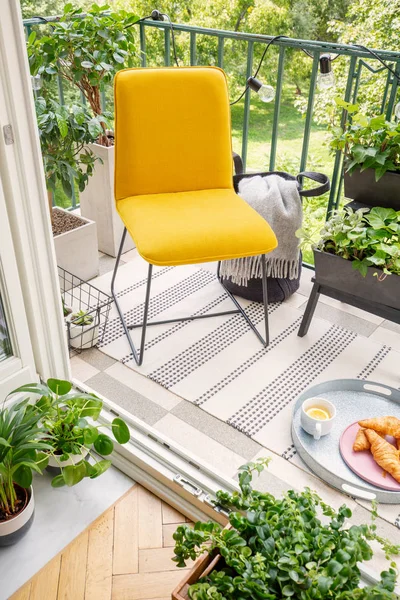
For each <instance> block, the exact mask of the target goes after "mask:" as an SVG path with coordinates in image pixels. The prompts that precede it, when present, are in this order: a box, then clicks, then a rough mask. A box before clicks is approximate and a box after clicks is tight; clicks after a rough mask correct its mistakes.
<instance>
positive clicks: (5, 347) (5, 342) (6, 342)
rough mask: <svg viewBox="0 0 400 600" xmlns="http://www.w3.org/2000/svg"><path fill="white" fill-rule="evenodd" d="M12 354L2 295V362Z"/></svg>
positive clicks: (0, 345)
mask: <svg viewBox="0 0 400 600" xmlns="http://www.w3.org/2000/svg"><path fill="white" fill-rule="evenodd" d="M10 356H12V347H11V339H10V334H9V331H8V327H7V322H6V315H5V312H4V306H3V301H2V299H1V295H0V362H1V361H3V360H6V358H9V357H10Z"/></svg>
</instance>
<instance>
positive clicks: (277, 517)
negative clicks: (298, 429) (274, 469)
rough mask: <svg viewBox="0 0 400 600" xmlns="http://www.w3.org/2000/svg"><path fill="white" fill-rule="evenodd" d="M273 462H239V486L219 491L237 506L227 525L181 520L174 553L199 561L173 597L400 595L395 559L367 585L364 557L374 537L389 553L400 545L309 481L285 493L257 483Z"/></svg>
mask: <svg viewBox="0 0 400 600" xmlns="http://www.w3.org/2000/svg"><path fill="white" fill-rule="evenodd" d="M267 463H268V461H267V460H266V459H261V460H259V461H257V462H255V463H249V464H248V465H245V466H244V467H242V468H241V469H240V473H239V486H240V491H239V492H234V493H233V494H229V493H227V492H223V491H219V492H217V494H216V503H217V504H218V505H220V506H222V507H223V508H224V509H225V510H227V511H230V512H229V526H228V527H227V528H225V529H222V528H221V527H220V526H219V525H218V524H216V523H213V522H208V523H202V522H198V523H196V524H195V526H194V529H192V528H191V527H189V526H187V525H180V526H179V527H178V529H177V530H176V532H175V533H174V539H175V556H174V558H173V560H174V561H175V562H176V563H177V564H178V566H179V567H185V566H186V562H187V561H188V560H189V559H191V560H195V559H196V558H198V561H197V562H196V563H195V565H194V566H193V568H192V569H191V570H190V571H189V573H188V574H187V575H186V576H185V577H184V579H183V581H182V582H181V583H180V584H179V585H178V587H177V588H176V589H175V590H174V592H173V594H172V598H173V600H188V599H190V600H234V599H238V600H239V599H240V600H246V599H249V600H263V599H264V600H284V599H285V598H291V599H292V600H323V599H327V598H332V599H333V598H334V599H335V600H356V599H358V600H373V599H376V600H378V598H380V599H381V600H384V599H385V600H397V599H398V596H397V594H396V593H395V591H394V590H395V584H396V576H397V571H396V570H395V568H393V566H395V565H393V563H392V564H391V565H390V568H389V569H388V571H384V572H383V573H381V579H380V581H379V582H378V583H377V584H376V585H369V586H366V587H364V588H362V589H361V588H360V587H359V586H360V581H361V573H360V568H359V563H360V562H362V561H368V560H370V559H371V558H372V557H373V550H372V547H371V545H370V543H369V542H370V541H372V540H375V541H377V542H378V543H379V544H381V545H382V546H383V548H384V550H385V552H386V556H387V557H388V558H389V557H390V556H391V555H398V554H399V553H400V546H395V545H391V544H390V543H389V542H388V541H386V540H384V539H382V538H381V537H379V536H378V535H377V533H376V526H375V524H374V522H372V524H371V525H353V526H351V527H347V526H346V519H348V518H349V517H351V511H350V509H349V508H347V507H346V506H345V505H343V506H341V507H340V508H339V510H338V511H335V510H334V509H333V508H331V507H330V506H328V505H327V504H325V503H324V502H323V501H322V500H321V498H320V497H319V496H318V495H317V494H315V493H314V492H312V491H311V490H309V489H308V488H306V489H305V490H304V491H303V492H295V491H293V490H290V491H288V492H287V493H286V494H284V495H283V497H282V498H279V499H278V498H274V496H272V495H271V494H269V493H264V492H259V491H256V490H254V489H253V488H252V485H251V482H252V477H253V473H254V472H258V473H259V472H261V471H262V470H263V468H264V466H265V465H266V464H267ZM321 514H323V515H324V520H321ZM375 516H376V513H375Z"/></svg>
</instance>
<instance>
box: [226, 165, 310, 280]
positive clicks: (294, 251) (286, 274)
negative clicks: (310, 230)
mask: <svg viewBox="0 0 400 600" xmlns="http://www.w3.org/2000/svg"><path fill="white" fill-rule="evenodd" d="M239 195H240V196H241V197H242V198H243V199H244V200H246V202H247V203H248V204H250V206H252V207H253V208H254V209H255V210H256V211H257V212H258V214H259V215H261V216H262V217H264V219H265V220H266V221H267V222H268V223H269V224H270V226H271V228H272V230H273V231H274V233H275V235H276V237H277V240H278V247H277V248H276V249H275V250H273V251H272V252H270V253H269V254H267V255H266V262H267V276H268V277H277V278H280V279H282V278H287V279H296V278H297V277H298V275H299V252H300V250H299V240H298V238H297V237H296V235H295V233H296V231H297V229H300V227H301V223H302V215H303V213H302V207H301V199H300V196H299V192H298V189H297V183H296V181H287V180H286V179H283V178H282V177H279V175H268V177H261V176H260V175H256V176H254V177H249V178H244V179H242V180H241V181H240V182H239ZM221 275H222V277H224V278H228V277H229V278H230V279H231V280H232V282H233V283H236V284H238V285H245V286H247V282H248V280H249V279H251V278H253V277H259V278H261V277H262V269H261V260H260V257H259V256H251V257H249V258H236V259H234V260H225V261H223V262H222V263H221Z"/></svg>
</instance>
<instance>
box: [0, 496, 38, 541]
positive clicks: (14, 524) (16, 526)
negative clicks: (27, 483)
mask: <svg viewBox="0 0 400 600" xmlns="http://www.w3.org/2000/svg"><path fill="white" fill-rule="evenodd" d="M15 487H17V488H19V490H23V491H24V492H25V493H26V502H25V505H24V508H22V509H21V510H20V511H19V512H18V513H17V514H16V515H15V516H13V517H11V519H8V520H7V521H0V548H1V547H3V546H11V545H12V544H16V543H17V542H18V541H19V540H20V539H21V538H23V537H24V535H25V534H26V533H27V532H28V530H29V528H30V526H31V525H32V523H33V518H34V515H35V500H34V497H33V489H32V487H30V488H29V489H27V490H24V488H21V487H19V486H17V485H16V486H15Z"/></svg>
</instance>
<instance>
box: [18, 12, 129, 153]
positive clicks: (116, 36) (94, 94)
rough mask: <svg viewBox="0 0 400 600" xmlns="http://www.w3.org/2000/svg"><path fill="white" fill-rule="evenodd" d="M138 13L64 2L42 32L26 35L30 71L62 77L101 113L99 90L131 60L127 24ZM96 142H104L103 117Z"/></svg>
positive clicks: (34, 73)
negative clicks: (41, 33) (86, 7)
mask: <svg viewBox="0 0 400 600" xmlns="http://www.w3.org/2000/svg"><path fill="white" fill-rule="evenodd" d="M137 20H138V17H137V16H136V15H134V14H132V13H127V12H126V11H123V10H119V11H110V10H109V6H107V5H103V6H100V5H97V4H93V5H92V7H91V8H90V9H89V10H88V11H86V12H85V13H84V12H83V9H82V8H78V7H74V5H73V4H72V3H67V4H66V5H65V6H64V11H63V14H62V15H61V16H60V18H59V20H58V21H57V22H55V23H52V24H51V30H50V31H49V33H48V34H47V35H43V36H41V37H38V35H37V33H36V31H32V33H31V34H30V36H29V39H28V56H29V63H30V69H31V74H32V75H33V76H36V75H40V77H41V78H42V79H43V80H44V81H51V80H52V79H53V78H54V77H55V76H56V75H59V76H61V77H62V78H63V79H65V80H66V81H68V82H69V83H70V84H72V85H74V86H76V87H77V88H78V89H79V91H80V92H81V94H83V96H84V98H85V99H86V100H87V102H88V103H89V106H90V107H91V109H92V112H93V114H94V115H102V114H103V108H102V105H101V89H102V87H103V86H104V84H107V83H111V82H112V80H113V78H114V75H115V73H116V72H117V71H118V70H120V69H121V68H123V67H129V66H132V64H133V62H132V61H133V58H134V56H135V44H134V31H133V28H132V25H133V24H134V23H135V22H136V21H137ZM100 123H101V125H102V129H103V131H102V132H101V135H100V136H99V143H101V144H102V145H104V146H108V145H109V140H108V137H107V134H106V123H105V120H104V119H103V120H101V121H100Z"/></svg>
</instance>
